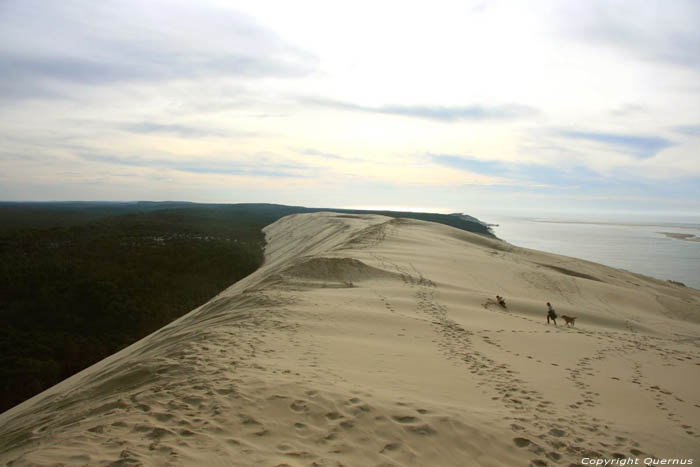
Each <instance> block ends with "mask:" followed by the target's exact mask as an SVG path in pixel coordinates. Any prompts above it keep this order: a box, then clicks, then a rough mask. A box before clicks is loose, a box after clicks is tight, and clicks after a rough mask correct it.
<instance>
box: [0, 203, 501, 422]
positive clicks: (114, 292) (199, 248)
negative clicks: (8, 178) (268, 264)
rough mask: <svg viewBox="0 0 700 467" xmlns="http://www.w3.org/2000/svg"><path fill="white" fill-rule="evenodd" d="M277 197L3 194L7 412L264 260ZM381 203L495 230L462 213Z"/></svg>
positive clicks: (3, 394) (0, 323)
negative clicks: (127, 199)
mask: <svg viewBox="0 0 700 467" xmlns="http://www.w3.org/2000/svg"><path fill="white" fill-rule="evenodd" d="M322 210H328V209H311V208H303V207H294V206H282V205H272V204H194V203H182V202H163V203H155V202H138V203H0V412H2V411H5V410H7V409H9V408H11V407H13V406H14V405H16V404H18V403H20V402H22V401H24V400H26V399H28V398H29V397H31V396H33V395H35V394H37V393H39V392H41V391H43V390H44V389H46V388H48V387H51V386H53V385H54V384H56V383H58V382H60V381H61V380H63V379H65V378H67V377H69V376H71V375H73V374H75V373H77V372H78V371H80V370H82V369H83V368H86V367H88V366H90V365H92V364H93V363H95V362H97V361H99V360H101V359H103V358H105V357H107V356H109V355H111V354H112V353H114V352H116V351H118V350H120V349H122V348H124V347H125V346H127V345H129V344H131V343H133V342H135V341H136V340H138V339H140V338H142V337H144V336H146V335H148V334H150V333H151V332H153V331H155V330H157V329H158V328H160V327H162V326H163V325H165V324H167V323H169V322H170V321H172V320H174V319H176V318H178V317H180V316H182V315H183V314H185V313H187V312H188V311H190V310H192V309H194V308H196V307H197V306H199V305H201V304H203V303H205V302H206V301H208V300H209V299H210V298H211V297H213V296H214V295H216V294H217V293H219V292H221V291H222V290H223V289H225V288H226V287H228V286H230V285H231V284H233V283H235V282H236V281H238V280H240V279H241V278H243V277H245V276H247V275H248V274H250V273H252V272H253V271H255V270H256V269H257V268H258V267H259V266H260V265H261V264H262V262H263V257H264V247H265V238H264V235H263V233H262V228H263V227H265V226H266V225H268V224H270V223H272V222H274V221H276V220H277V219H279V218H281V217H283V216H286V215H288V214H293V213H300V212H314V211H322ZM334 211H342V212H352V213H360V212H366V213H369V212H372V213H377V214H385V215H389V216H392V217H412V218H416V219H422V220H430V221H435V222H441V223H445V224H448V225H452V226H454V227H457V228H461V229H463V230H469V231H473V232H477V233H480V234H482V235H487V236H492V234H491V233H490V231H489V230H488V228H486V227H485V226H483V225H482V224H480V223H477V222H471V221H468V220H465V219H462V218H460V217H458V216H452V215H445V214H429V213H398V212H387V211H356V210H337V209H335V210H334Z"/></svg>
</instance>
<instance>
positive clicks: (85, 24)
mask: <svg viewBox="0 0 700 467" xmlns="http://www.w3.org/2000/svg"><path fill="white" fill-rule="evenodd" d="M2 9H3V14H1V15H0V93H2V94H3V95H4V96H5V98H8V97H10V98H11V97H15V98H21V97H24V94H30V95H34V93H35V92H36V91H32V92H24V93H23V92H22V89H33V88H38V89H37V91H38V90H41V89H51V88H52V87H54V88H55V86H56V85H57V84H59V85H66V84H67V85H111V84H114V83H121V82H160V81H168V80H183V79H184V80H186V79H194V78H207V77H226V78H231V77H233V78H259V77H269V76H275V77H293V76H303V75H306V74H308V73H310V72H311V71H313V69H314V68H315V65H316V62H315V58H314V57H312V56H311V55H310V54H308V53H306V52H304V51H302V50H299V49H297V48H295V47H293V46H291V45H289V44H287V43H285V42H284V41H283V40H282V39H280V38H278V37H277V36H276V35H275V34H274V33H273V32H271V31H268V30H265V29H263V28H261V27H259V26H258V25H256V24H255V22H254V21H253V20H251V19H250V18H247V17H245V16H243V15H241V14H238V13H235V12H232V11H230V10H225V9H219V8H216V7H214V6H211V5H206V4H203V3H197V4H196V5H195V6H190V5H188V4H186V3H173V2H166V3H163V2H158V1H155V0H154V1H153V2H148V5H147V6H144V4H143V3H141V2H130V1H122V2H111V1H107V0H106V1H104V2H89V1H69V0H66V1H65V2H63V1H62V2H49V3H46V2H36V1H33V0H21V1H19V0H14V1H13V0H10V1H7V2H5V3H4V4H3V5H2ZM144 10H147V11H144ZM139 15H141V16H139ZM39 92H40V91H39ZM52 92H55V89H54V90H53V91H52Z"/></svg>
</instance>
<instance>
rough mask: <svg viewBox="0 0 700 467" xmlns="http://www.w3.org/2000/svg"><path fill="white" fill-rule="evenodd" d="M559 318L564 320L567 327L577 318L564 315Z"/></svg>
mask: <svg viewBox="0 0 700 467" xmlns="http://www.w3.org/2000/svg"><path fill="white" fill-rule="evenodd" d="M561 317H562V318H564V321H565V322H566V325H567V326H569V325H571V326H573V325H574V323H575V322H576V318H578V316H574V317H571V316H566V315H561Z"/></svg>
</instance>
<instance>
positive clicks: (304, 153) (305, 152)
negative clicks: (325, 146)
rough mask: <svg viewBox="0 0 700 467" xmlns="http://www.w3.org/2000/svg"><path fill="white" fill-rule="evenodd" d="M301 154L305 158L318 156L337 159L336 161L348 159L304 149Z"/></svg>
mask: <svg viewBox="0 0 700 467" xmlns="http://www.w3.org/2000/svg"><path fill="white" fill-rule="evenodd" d="M301 153H302V154H303V155H305V156H318V157H324V158H326V159H336V160H345V159H347V158H346V157H343V156H339V155H337V154H331V153H329V152H323V151H318V150H316V149H312V148H307V149H304V150H303V151H301Z"/></svg>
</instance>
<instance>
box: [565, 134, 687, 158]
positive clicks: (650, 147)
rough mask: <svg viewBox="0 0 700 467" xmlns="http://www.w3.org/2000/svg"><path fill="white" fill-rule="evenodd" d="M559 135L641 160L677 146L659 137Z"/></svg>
mask: <svg viewBox="0 0 700 467" xmlns="http://www.w3.org/2000/svg"><path fill="white" fill-rule="evenodd" d="M557 134H558V136H561V137H564V138H568V139H576V140H584V141H590V142H593V143H599V144H602V145H605V146H608V147H611V148H613V149H614V150H616V151H618V152H624V153H625V154H631V155H634V156H636V157H639V158H648V157H652V156H654V155H656V154H657V153H658V152H659V151H661V150H663V149H665V148H668V147H670V146H673V145H674V144H675V143H674V142H673V141H669V140H668V139H666V138H662V137H659V136H638V135H625V134H615V133H599V132H587V131H569V130H562V131H558V132H557Z"/></svg>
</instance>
